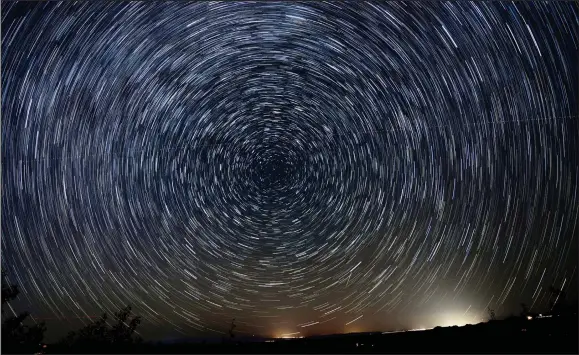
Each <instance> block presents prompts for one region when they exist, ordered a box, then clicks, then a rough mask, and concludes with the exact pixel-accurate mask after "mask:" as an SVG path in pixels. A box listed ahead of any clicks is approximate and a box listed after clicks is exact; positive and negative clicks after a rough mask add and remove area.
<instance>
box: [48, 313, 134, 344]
mask: <svg viewBox="0 0 579 355" xmlns="http://www.w3.org/2000/svg"><path fill="white" fill-rule="evenodd" d="M107 319H108V317H107V314H106V313H104V314H103V315H102V316H101V317H100V318H99V319H97V320H96V321H93V322H92V323H90V324H88V325H86V326H85V327H83V328H81V329H79V330H77V331H73V332H70V333H68V335H67V336H66V337H64V338H63V339H61V341H60V342H59V343H58V345H59V347H60V348H63V349H65V348H68V349H69V350H73V351H79V350H81V349H86V350H89V351H91V352H93V351H97V352H98V351H99V350H102V349H107V350H110V349H118V348H124V347H127V346H130V345H134V344H136V343H140V342H142V339H141V338H140V337H139V336H137V335H135V332H136V328H137V326H138V325H139V324H140V323H141V317H139V316H133V315H132V312H131V307H130V306H127V307H125V308H123V309H121V310H120V311H118V312H117V313H115V314H114V318H113V319H114V320H113V324H112V325H110V324H109V322H108V321H107Z"/></svg>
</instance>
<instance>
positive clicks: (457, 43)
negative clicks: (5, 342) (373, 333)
mask: <svg viewBox="0 0 579 355" xmlns="http://www.w3.org/2000/svg"><path fill="white" fill-rule="evenodd" d="M2 5H3V6H2V7H3V9H2V124H1V128H2V135H1V137H2V197H1V201H2V210H1V212H2V221H1V231H2V266H3V268H5V269H6V270H7V271H8V275H9V276H10V278H11V280H12V281H13V282H15V283H17V284H19V285H20V287H21V290H22V294H23V297H22V298H23V299H24V301H23V307H26V308H25V309H29V310H30V311H31V312H32V316H33V317H36V318H38V319H44V318H47V319H48V318H50V319H53V320H51V321H50V322H53V323H48V325H49V332H58V329H64V328H66V327H70V328H71V329H74V328H75V327H79V326H80V325H81V324H82V322H86V321H88V317H92V316H94V315H98V314H100V313H101V312H109V313H110V312H114V311H116V310H117V309H119V308H120V307H122V306H124V305H126V304H130V305H132V306H133V308H134V310H135V313H137V314H140V315H141V316H142V317H143V323H142V333H143V334H145V335H147V334H148V335H147V336H148V337H152V338H154V337H162V336H168V335H171V334H173V335H175V334H181V335H183V336H187V335H194V334H217V335H219V334H220V332H221V333H224V334H225V333H226V330H227V329H228V327H229V323H230V322H231V319H232V318H235V319H236V322H237V323H236V324H237V328H236V332H239V333H241V334H246V335H253V334H258V335H263V336H281V335H283V334H296V335H308V334H319V333H329V332H333V333H338V332H349V331H361V330H389V329H397V328H400V327H418V326H423V327H426V326H436V325H452V324H464V323H476V322H479V321H482V320H485V319H486V318H485V317H486V310H487V307H491V308H493V309H495V310H496V311H497V315H508V314H510V313H518V310H519V304H520V303H521V302H525V303H526V304H528V305H529V306H530V307H531V309H533V310H539V311H540V310H544V309H546V307H548V305H549V302H551V301H552V295H551V293H550V292H549V287H550V286H554V287H557V288H563V289H565V290H566V291H567V292H568V293H570V294H572V295H573V292H575V295H576V291H575V290H576V288H577V281H576V280H577V274H576V265H577V235H578V234H579V232H578V228H579V227H578V225H577V224H578V218H579V196H578V185H579V181H578V179H579V158H578V152H579V126H578V119H579V117H578V115H579V114H578V104H577V97H578V94H579V90H578V84H577V83H578V80H577V78H578V70H577V63H578V56H577V53H578V51H577V50H578V43H577V42H578V39H579V38H578V36H577V33H578V26H579V11H578V9H577V6H576V5H575V4H573V3H571V2H568V3H565V2H517V3H509V2H444V3H443V2H440V3H437V2H432V3H418V2H369V3H348V4H346V3H325V2H305V3H300V2H287V3H281V2H257V3H239V2H200V3H189V2H165V3H162V2H155V3H148V2H95V3H86V2H82V3H74V4H73V3H66V2H49V3H39V2H38V3H24V2H16V3H3V4H2ZM51 324H55V325H54V326H52V327H51ZM55 328H58V329H55Z"/></svg>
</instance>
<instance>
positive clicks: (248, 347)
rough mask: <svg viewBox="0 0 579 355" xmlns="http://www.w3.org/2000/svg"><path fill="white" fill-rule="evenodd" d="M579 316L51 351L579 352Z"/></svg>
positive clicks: (54, 349) (50, 348) (52, 349)
mask: <svg viewBox="0 0 579 355" xmlns="http://www.w3.org/2000/svg"><path fill="white" fill-rule="evenodd" d="M577 320H578V319H577V314H573V315H569V316H566V317H551V318H541V319H536V318H535V319H532V320H528V319H525V318H520V317H517V318H512V319H507V320H501V321H491V322H487V323H481V324H477V325H467V326H464V327H446V328H441V327H438V328H434V329H431V330H426V331H408V332H399V333H388V334H383V333H358V334H343V335H331V336H320V337H312V338H302V339H287V340H286V339H271V340H269V341H267V342H265V341H264V342H234V341H226V342H224V343H217V344H200V343H173V344H164V343H143V344H138V345H136V344H132V345H130V346H127V347H116V348H114V349H112V348H105V349H102V348H101V349H99V348H94V347H92V348H84V349H70V348H60V347H59V346H56V345H50V346H48V347H47V348H46V353H55V354H57V353H150V354H151V353H189V354H190V353H535V354H537V353H550V354H553V353H559V354H562V353H575V354H577V353H578V350H579V349H578V336H577V332H578V327H577Z"/></svg>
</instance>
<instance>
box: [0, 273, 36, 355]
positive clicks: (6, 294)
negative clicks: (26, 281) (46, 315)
mask: <svg viewBox="0 0 579 355" xmlns="http://www.w3.org/2000/svg"><path fill="white" fill-rule="evenodd" d="M19 293H20V290H19V289H18V286H17V285H12V284H10V282H9V281H8V279H7V277H6V273H5V272H4V271H2V353H3V354H6V353H8V354H18V353H36V352H38V351H39V350H40V349H41V346H42V345H41V344H40V343H41V342H42V339H43V338H44V333H45V332H46V325H45V324H44V322H42V323H38V324H34V325H26V324H24V321H25V320H26V319H27V318H28V316H29V315H30V314H29V313H28V312H23V313H20V314H18V315H13V316H6V314H5V310H6V308H7V307H5V305H7V304H8V302H10V301H12V300H14V299H15V298H16V297H17V296H18V294H19Z"/></svg>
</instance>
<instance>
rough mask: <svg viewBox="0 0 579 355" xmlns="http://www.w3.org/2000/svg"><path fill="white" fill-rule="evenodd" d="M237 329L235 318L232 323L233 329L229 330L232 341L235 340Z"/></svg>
mask: <svg viewBox="0 0 579 355" xmlns="http://www.w3.org/2000/svg"><path fill="white" fill-rule="evenodd" d="M235 327H236V325H235V318H233V320H232V321H231V327H230V328H229V337H231V339H233V338H235V333H233V330H234V329H235Z"/></svg>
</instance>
